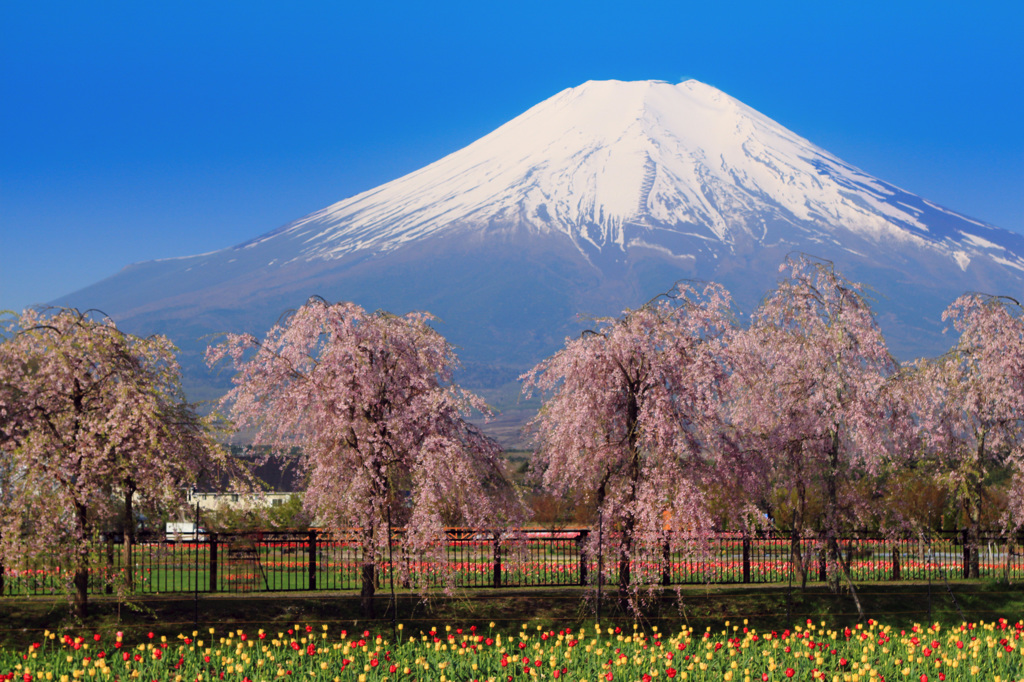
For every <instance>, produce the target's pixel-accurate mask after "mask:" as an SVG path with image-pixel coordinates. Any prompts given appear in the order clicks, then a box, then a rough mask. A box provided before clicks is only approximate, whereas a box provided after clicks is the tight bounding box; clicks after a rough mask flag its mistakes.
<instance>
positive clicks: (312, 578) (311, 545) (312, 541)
mask: <svg viewBox="0 0 1024 682" xmlns="http://www.w3.org/2000/svg"><path fill="white" fill-rule="evenodd" d="M306 547H307V549H308V550H309V584H308V586H307V589H309V590H315V589H316V531H315V530H313V529H312V528H311V529H310V530H309V540H308V542H307V543H306Z"/></svg>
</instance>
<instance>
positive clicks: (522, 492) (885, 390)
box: [0, 256, 1024, 615]
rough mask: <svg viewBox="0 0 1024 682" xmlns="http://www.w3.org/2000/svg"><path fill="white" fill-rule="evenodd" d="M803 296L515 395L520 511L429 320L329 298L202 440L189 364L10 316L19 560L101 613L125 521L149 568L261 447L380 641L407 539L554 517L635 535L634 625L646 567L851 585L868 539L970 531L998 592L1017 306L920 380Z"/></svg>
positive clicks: (622, 327)
mask: <svg viewBox="0 0 1024 682" xmlns="http://www.w3.org/2000/svg"><path fill="white" fill-rule="evenodd" d="M781 271H782V272H783V274H784V277H783V278H782V279H781V280H780V282H779V284H778V286H777V287H776V288H775V289H774V290H773V291H771V292H769V293H768V294H767V295H766V296H765V298H764V300H763V302H762V304H761V306H760V307H759V309H758V310H756V311H755V312H754V313H753V314H752V315H751V316H750V317H749V319H748V320H746V321H744V322H743V323H741V322H740V320H739V316H738V314H737V313H736V312H735V311H734V309H733V306H732V302H731V297H730V295H729V293H728V292H727V291H726V290H725V289H724V288H722V287H721V286H719V285H716V284H701V285H698V284H695V283H677V284H676V285H675V286H673V288H672V289H671V290H670V291H668V292H666V293H665V294H664V295H662V296H659V297H658V298H656V299H654V300H652V301H651V302H649V303H648V304H646V305H644V306H642V307H641V308H639V309H636V310H628V311H626V312H624V313H623V314H622V315H621V316H619V317H617V318H607V319H599V320H596V321H595V322H594V325H593V328H592V329H590V330H587V331H586V332H584V333H583V334H582V335H581V336H580V337H578V338H575V339H567V340H566V342H565V346H564V348H562V349H561V350H560V351H558V352H557V353H555V354H554V355H552V356H550V357H549V358H547V359H545V360H543V361H542V362H540V363H539V364H537V365H536V366H535V367H534V368H533V369H532V370H530V371H529V372H527V373H526V374H524V375H523V376H522V377H521V378H520V379H521V381H522V384H523V393H524V395H525V396H526V397H528V398H529V397H531V396H537V397H539V398H540V400H541V401H542V406H541V408H540V410H539V411H538V412H537V414H536V416H535V417H534V418H533V420H532V421H531V422H530V424H529V427H528V429H529V434H530V438H531V439H532V442H533V443H534V446H535V447H534V451H533V454H532V456H531V457H530V459H529V470H528V471H522V472H520V473H521V474H525V475H526V477H525V478H523V479H522V480H521V481H520V484H518V485H517V484H516V483H514V482H513V481H512V480H511V476H510V472H509V468H508V466H507V464H508V462H507V461H506V459H505V458H504V457H503V454H502V451H501V448H500V447H499V445H498V444H497V443H496V442H495V441H494V440H493V439H492V438H489V437H488V436H486V435H485V434H484V433H483V432H481V430H480V429H479V428H478V427H477V426H476V425H475V424H474V423H473V422H472V421H470V419H471V418H473V417H475V416H479V415H481V414H482V415H484V416H488V415H490V414H491V408H490V407H489V406H488V405H487V404H486V403H485V402H484V401H483V400H482V399H481V398H480V397H479V396H476V395H474V394H473V393H470V392H469V391H466V390H464V389H462V388H461V387H460V386H459V385H457V384H456V383H455V382H454V381H453V373H454V371H455V369H456V367H457V366H458V360H457V357H456V354H455V349H454V348H453V346H452V345H451V344H450V343H448V342H447V341H446V340H445V339H444V338H443V337H442V336H441V335H440V334H439V333H438V332H437V331H436V330H435V329H434V328H433V327H432V325H431V322H432V317H431V316H430V315H429V314H428V313H410V314H407V315H404V316H397V315H392V314H390V313H387V312H384V311H377V312H373V313H370V312H367V311H365V310H364V309H362V308H360V307H359V306H357V305H355V304H353V303H344V302H342V303H330V302H328V301H325V300H323V299H320V298H312V299H310V300H309V301H308V302H307V303H306V304H305V305H303V306H302V307H301V308H299V309H298V310H295V311H293V312H291V313H290V314H288V315H286V316H285V317H283V318H282V319H281V321H280V322H279V323H278V324H277V325H276V326H274V327H273V328H272V329H270V330H269V331H268V332H267V334H266V335H265V337H264V338H262V339H258V338H256V337H254V336H252V335H248V334H226V335H224V336H223V337H222V338H221V339H220V340H219V341H218V342H216V343H214V344H213V345H211V346H210V348H209V349H208V351H207V361H208V362H209V363H210V364H211V366H222V367H227V368H230V369H232V370H233V371H234V372H235V374H234V378H233V388H232V389H231V390H230V391H229V392H228V393H227V395H226V396H224V398H223V399H222V400H221V402H220V407H221V408H222V409H223V410H225V414H223V415H221V414H220V413H219V412H214V413H211V414H210V415H208V416H205V417H200V416H199V415H198V413H197V412H196V407H195V406H194V405H192V404H190V403H188V402H187V401H186V400H185V398H184V394H183V391H182V390H181V380H180V377H181V374H180V370H179V367H178V365H177V362H176V359H175V352H174V349H173V347H172V346H171V344H170V342H169V341H168V340H167V339H166V338H163V337H160V336H155V337H150V338H147V339H142V338H138V337H134V336H131V335H128V334H124V333H122V332H121V331H119V330H118V329H117V328H116V325H114V323H113V322H112V321H110V320H109V319H100V318H95V317H93V316H90V315H88V314H83V313H80V312H78V311H74V310H57V311H42V312H40V311H32V310H29V311H25V312H24V313H22V314H21V315H20V316H11V317H10V318H9V319H8V320H7V322H6V324H5V326H4V337H3V341H2V343H0V453H2V480H0V485H2V488H0V496H2V500H0V502H2V503H3V504H2V506H0V533H2V536H0V558H2V559H3V560H5V561H8V560H10V559H13V558H15V557H20V556H24V555H26V554H32V553H37V554H46V553H50V554H52V553H53V552H55V551H60V552H63V553H64V555H65V556H68V557H71V561H72V563H73V565H74V566H73V570H72V571H70V572H69V575H72V576H74V577H73V581H74V585H75V589H76V592H77V594H78V599H79V603H80V607H81V608H82V609H84V604H85V591H84V587H83V585H84V582H83V581H84V580H85V578H84V577H83V575H84V573H85V571H86V570H87V560H88V546H89V543H90V542H91V541H92V540H93V539H94V538H95V536H96V533H97V532H99V530H100V529H103V528H106V527H109V526H111V525H117V524H118V523H119V519H120V523H121V525H122V527H123V528H124V530H125V538H126V544H125V551H126V552H128V551H130V546H129V541H128V538H129V536H130V534H131V532H133V531H132V529H133V528H134V522H133V518H134V515H136V514H138V513H140V512H144V513H149V514H152V515H153V516H151V518H156V517H157V516H158V515H159V514H161V513H163V514H166V513H167V511H168V510H172V509H174V508H176V507H179V506H180V505H181V501H182V499H183V495H184V493H185V491H187V490H189V489H191V488H192V487H194V486H197V485H200V484H201V483H202V481H204V480H205V481H207V482H208V483H209V482H212V481H223V482H228V483H230V485H231V486H234V487H235V488H236V489H239V490H244V489H251V488H253V487H255V486H256V483H257V482H256V478H255V477H254V474H253V471H252V467H244V466H241V465H240V464H241V462H242V461H243V458H240V457H238V456H233V455H232V454H231V452H230V451H229V449H228V448H227V447H226V446H225V445H224V443H226V442H228V441H229V440H230V438H231V435H232V434H233V433H238V432H243V433H245V434H247V435H249V436H251V442H252V447H253V448H254V449H255V451H261V456H260V457H259V458H258V461H259V464H260V466H267V464H268V460H267V459H266V455H270V454H276V455H277V456H287V457H286V460H287V461H293V460H294V457H293V455H295V454H296V453H301V476H302V479H303V481H304V490H305V492H304V498H303V506H304V511H305V513H306V514H307V517H308V518H309V519H315V520H316V522H317V523H318V524H320V525H323V526H325V527H328V528H358V529H361V535H360V542H361V543H362V548H363V599H364V611H365V612H367V613H368V614H369V615H372V613H373V603H374V600H373V597H374V590H375V585H374V580H373V574H374V566H375V565H376V563H377V562H378V561H379V560H380V559H381V558H382V557H384V556H386V554H385V553H386V552H389V551H390V550H391V545H390V538H391V530H392V529H393V528H395V527H398V526H401V527H404V528H405V529H406V535H405V541H404V543H403V547H404V550H403V551H408V552H415V553H417V554H418V555H421V556H428V557H429V556H431V555H436V557H435V558H436V559H437V560H438V561H442V560H443V552H444V550H443V546H444V543H443V542H441V541H440V540H442V539H443V528H444V527H445V526H446V525H468V526H474V527H481V528H492V529H498V530H504V531H511V530H512V529H514V528H517V527H520V526H522V524H524V523H526V522H528V521H529V517H530V511H531V510H532V511H533V512H534V514H535V517H534V522H537V523H542V524H546V523H553V524H554V523H565V522H569V521H572V522H574V523H587V524H590V525H596V526H597V528H598V530H599V532H598V533H593V534H591V537H595V538H596V537H599V536H601V535H602V532H603V531H616V533H615V538H616V540H615V542H616V543H617V544H616V548H615V551H616V554H617V565H618V573H619V576H620V581H619V589H620V599H622V600H623V604H626V603H627V602H628V599H629V593H628V591H629V590H630V589H631V588H630V586H631V581H630V573H629V571H630V560H631V557H632V556H633V555H634V554H635V553H636V552H637V551H638V548H639V547H640V546H642V545H644V544H645V543H646V544H650V543H654V542H658V543H664V542H677V541H680V540H674V539H673V538H677V539H678V538H683V537H687V536H691V537H692V536H693V535H694V534H701V533H707V532H711V531H713V530H715V529H723V528H727V529H731V530H743V531H746V532H765V531H767V530H774V531H778V532H784V533H788V534H791V535H792V536H794V537H814V538H817V539H818V541H819V542H820V544H821V547H822V548H823V550H824V551H825V552H826V553H827V556H828V561H829V562H831V564H832V565H834V566H835V567H836V570H835V571H833V572H831V573H830V575H837V576H841V575H842V573H843V570H842V569H843V566H842V556H841V553H840V552H839V545H838V540H839V537H840V536H841V534H842V533H843V532H845V531H846V530H848V529H851V528H865V527H867V528H872V529H877V530H879V531H882V532H899V533H906V532H914V533H922V534H923V533H928V532H930V531H932V530H935V529H938V528H950V527H962V528H964V529H966V534H967V537H968V544H969V545H971V546H973V547H974V554H973V557H972V558H971V563H972V564H973V565H974V567H975V568H974V570H973V572H974V573H975V574H976V572H977V571H976V566H977V561H978V554H977V544H978V539H979V537H980V531H981V529H982V528H983V527H984V526H988V525H992V526H999V527H1002V528H1006V529H1010V528H1015V527H1017V526H1019V525H1020V524H1021V520H1022V514H1021V512H1022V500H1024V497H1022V495H1021V485H1022V480H1021V473H1022V471H1021V465H1022V463H1024V460H1022V457H1021V454H1022V450H1021V446H1022V431H1021V426H1022V422H1021V415H1022V414H1024V319H1022V311H1021V309H1020V306H1019V305H1018V304H1017V302H1016V301H1013V300H1011V299H1008V298H1004V297H995V296H986V295H980V294H968V295H965V296H962V297H961V298H959V299H957V300H956V301H954V302H953V303H952V304H951V305H950V307H949V308H948V310H947V311H946V313H945V319H946V321H947V323H948V324H950V325H951V327H952V328H954V329H955V331H956V333H957V334H958V336H957V338H956V340H955V342H954V343H953V344H952V346H951V348H950V350H949V352H948V353H946V354H945V355H943V356H941V357H937V358H927V359H920V360H917V361H914V362H910V363H902V364H901V363H899V362H897V361H896V360H895V359H894V358H893V356H892V354H891V353H890V352H889V350H888V348H887V346H886V343H885V339H884V338H883V337H882V334H881V332H880V330H879V327H878V325H877V323H876V321H875V318H874V315H873V313H872V311H871V307H870V304H869V301H868V299H867V297H866V296H865V295H864V293H863V291H862V288H861V287H860V285H858V284H856V283H854V282H850V281H848V280H846V279H845V278H843V277H842V275H841V274H839V273H837V272H835V270H834V269H833V267H832V266H831V264H830V263H828V262H823V261H819V260H815V259H813V258H811V257H807V256H798V257H793V258H790V259H789V260H788V261H787V262H786V263H784V264H783V266H782V268H781ZM282 461H285V460H282ZM263 475H264V476H266V475H267V474H266V472H264V474H263ZM524 482H528V485H524V484H523V483H524ZM679 550H680V551H686V548H685V547H682V548H679ZM796 551H800V550H799V545H797V546H796ZM797 559H799V557H797ZM834 587H838V585H835V586H834Z"/></svg>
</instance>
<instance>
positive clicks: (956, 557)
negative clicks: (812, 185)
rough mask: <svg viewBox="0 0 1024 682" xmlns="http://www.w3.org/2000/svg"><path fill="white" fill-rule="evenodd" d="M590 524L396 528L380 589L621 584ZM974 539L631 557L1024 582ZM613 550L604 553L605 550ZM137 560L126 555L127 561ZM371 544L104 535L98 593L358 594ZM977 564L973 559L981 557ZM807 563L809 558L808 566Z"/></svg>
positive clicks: (994, 547)
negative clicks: (428, 534) (435, 535)
mask: <svg viewBox="0 0 1024 682" xmlns="http://www.w3.org/2000/svg"><path fill="white" fill-rule="evenodd" d="M594 535H595V534H594V533H593V532H592V531H590V530H588V529H565V530H556V531H550V530H523V531H520V532H518V533H515V534H512V535H508V536H506V537H500V536H499V535H498V534H496V533H495V532H493V531H489V530H472V529H450V530H448V531H447V538H446V542H445V546H444V547H443V548H438V549H439V551H438V552H435V553H434V554H432V555H422V556H413V555H411V554H410V553H407V552H405V551H403V545H402V538H403V533H402V532H401V531H396V533H395V535H394V540H393V545H394V547H395V551H394V552H393V556H394V557H395V558H394V564H392V563H390V562H389V561H388V560H387V554H385V556H384V557H383V559H380V558H378V560H376V561H375V562H374V564H375V570H374V574H375V577H376V580H377V581H378V583H379V584H380V585H382V586H383V585H387V584H388V581H389V580H392V579H394V580H395V584H396V586H401V587H410V586H422V585H427V586H439V585H441V584H450V585H453V586H456V587H464V588H488V587H541V586H559V585H588V584H594V583H596V581H597V579H598V574H599V568H600V570H601V571H603V573H602V575H603V582H604V584H606V585H611V584H616V583H617V582H618V538H617V537H616V536H615V535H614V534H605V536H604V538H603V542H602V546H598V544H597V543H596V542H595V540H596V538H595V537H594ZM965 538H966V536H965V534H964V533H962V532H960V533H945V534H939V535H933V536H931V537H905V538H893V537H884V536H879V535H872V534H868V533H858V534H855V535H850V536H847V537H843V538H841V539H840V541H839V548H840V553H841V564H842V565H841V566H840V565H839V564H836V563H835V562H830V561H828V560H827V552H826V551H825V546H824V543H823V542H822V541H821V540H820V539H815V538H801V539H794V538H790V537H785V536H779V535H760V536H753V537H751V536H748V537H744V536H742V535H738V534H729V533H719V534H715V535H712V536H702V537H697V536H684V535H671V536H666V538H665V539H664V540H663V541H662V542H660V543H658V544H655V545H641V546H639V547H637V548H635V550H634V551H633V552H632V557H631V561H630V574H631V579H632V580H633V581H634V582H635V583H637V584H655V585H657V584H661V585H680V584H731V583H785V582H788V581H790V580H794V581H796V580H799V576H800V575H806V577H807V580H808V581H809V582H812V583H813V582H817V581H824V580H827V579H828V578H829V577H830V576H836V575H838V572H839V571H844V572H848V573H849V576H850V579H852V580H853V581H858V582H861V581H895V580H928V579H931V580H943V579H964V578H967V577H968V576H969V575H970V573H971V565H972V563H973V564H974V565H975V566H976V567H977V574H978V576H979V577H981V578H1001V579H1007V580H1020V579H1024V549H1022V548H1021V547H1019V546H1018V544H1017V543H1016V542H1015V540H1014V539H1013V538H1008V537H1006V536H1003V535H999V534H983V536H982V538H981V542H980V543H979V545H978V547H977V549H976V554H974V555H973V556H972V553H971V550H970V548H969V546H968V545H967V543H966V542H965ZM602 553H603V556H601V555H602ZM126 557H127V561H126ZM363 558H364V555H363V548H362V546H361V544H360V541H359V539H358V536H357V535H356V534H354V533H353V534H344V533H341V534H338V533H328V532H323V531H316V530H310V531H301V532H294V531H293V532H282V531H258V532H245V533H210V534H209V535H208V536H204V535H201V536H200V537H199V539H198V540H192V539H190V540H178V541H175V540H173V539H167V538H166V537H165V536H163V535H160V536H152V537H141V538H139V539H138V540H137V541H136V542H135V543H134V544H133V545H132V546H131V549H130V553H128V552H125V549H124V546H123V545H122V544H121V540H120V538H117V537H109V538H106V539H105V540H103V541H101V542H99V543H98V544H97V545H96V546H95V548H94V551H93V553H92V555H91V562H92V563H91V567H90V591H91V592H94V593H104V592H106V593H112V592H114V591H115V590H126V591H130V592H132V593H136V594H139V593H142V594H155V593H191V592H229V593H230V592H252V591H270V592H287V591H309V590H356V589H359V588H360V587H361V581H362V568H363V563H364V561H363ZM972 560H973V561H972ZM798 564H799V565H798ZM69 571H70V568H69V566H68V564H67V563H66V562H62V561H59V560H53V561H42V560H37V561H34V562H33V561H28V560H24V561H22V562H21V565H7V566H4V567H3V570H2V571H0V579H2V583H0V594H2V595H5V596H15V595H43V594H54V593H58V592H60V591H62V589H63V586H64V584H66V582H67V581H66V579H67V578H68V577H69V576H68V573H69Z"/></svg>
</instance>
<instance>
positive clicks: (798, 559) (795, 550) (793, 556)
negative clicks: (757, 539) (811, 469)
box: [789, 445, 807, 590]
mask: <svg viewBox="0 0 1024 682" xmlns="http://www.w3.org/2000/svg"><path fill="white" fill-rule="evenodd" d="M796 447H801V446H800V445H797V446H796ZM791 454H793V453H791ZM793 459H794V460H795V461H794V467H795V468H796V470H797V472H796V473H797V475H796V508H795V509H794V510H793V529H792V537H791V539H790V545H789V547H790V550H789V551H790V561H791V562H792V564H793V568H794V570H796V575H797V578H799V579H800V589H801V590H806V589H807V566H806V565H804V556H803V548H802V547H801V546H800V539H801V538H802V537H803V534H804V518H805V515H806V512H807V485H806V483H805V482H804V475H803V470H802V469H803V467H801V466H800V464H801V462H800V457H799V454H798V453H797V454H796V455H795V456H794V457H793Z"/></svg>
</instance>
